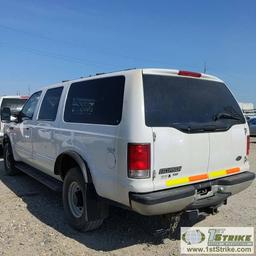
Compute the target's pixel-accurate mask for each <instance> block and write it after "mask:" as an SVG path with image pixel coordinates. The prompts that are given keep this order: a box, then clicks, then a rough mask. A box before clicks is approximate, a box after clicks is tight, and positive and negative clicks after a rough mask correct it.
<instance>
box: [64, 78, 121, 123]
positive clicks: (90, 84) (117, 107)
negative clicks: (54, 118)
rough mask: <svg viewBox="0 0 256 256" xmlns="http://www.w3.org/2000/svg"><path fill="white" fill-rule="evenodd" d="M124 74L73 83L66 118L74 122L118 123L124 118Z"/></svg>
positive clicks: (67, 102) (67, 120) (68, 98)
mask: <svg viewBox="0 0 256 256" xmlns="http://www.w3.org/2000/svg"><path fill="white" fill-rule="evenodd" d="M124 83H125V77H124V76H116V77H107V78H101V79H93V80H87V81H82V82H77V83H73V84H72V85H71V87H70V89H69V93H68V97H67V101H66V107H65V114H64V120H65V121H66V122H73V123H93V124H107V125H118V124H119V123H120V121H121V118H122V108H123V94H124Z"/></svg>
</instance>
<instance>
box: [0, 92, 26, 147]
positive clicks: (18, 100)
mask: <svg viewBox="0 0 256 256" xmlns="http://www.w3.org/2000/svg"><path fill="white" fill-rule="evenodd" d="M27 99H28V96H0V149H1V148H2V142H3V136H4V126H5V123H4V122H2V110H3V109H4V108H9V109H10V111H11V115H15V114H16V113H18V112H20V110H21V109H22V107H23V105H24V104H25V102H26V100H27ZM11 118H12V117H11Z"/></svg>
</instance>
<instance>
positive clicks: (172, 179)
mask: <svg viewBox="0 0 256 256" xmlns="http://www.w3.org/2000/svg"><path fill="white" fill-rule="evenodd" d="M153 131H154V133H155V142H154V146H153V148H154V151H153V159H154V172H155V173H154V189H155V190H161V189H166V188H171V187H176V186H181V185H187V184H189V183H192V182H198V181H203V180H206V179H208V177H207V170H208V161H209V135H208V133H198V134H187V133H183V132H181V131H179V130H177V129H174V128H153Z"/></svg>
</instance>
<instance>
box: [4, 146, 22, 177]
mask: <svg viewBox="0 0 256 256" xmlns="http://www.w3.org/2000/svg"><path fill="white" fill-rule="evenodd" d="M3 155H4V172H5V175H8V176H13V175H16V174H18V173H20V171H19V170H18V169H17V168H15V160H14V158H13V153H12V147H11V144H10V143H9V142H7V143H6V144H5V145H4V152H3Z"/></svg>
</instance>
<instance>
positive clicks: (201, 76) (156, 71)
mask: <svg viewBox="0 0 256 256" xmlns="http://www.w3.org/2000/svg"><path fill="white" fill-rule="evenodd" d="M138 71H139V72H142V73H143V74H155V75H170V76H183V77H191V78H195V79H205V80H212V81H216V82H223V81H222V80H221V79H219V78H218V77H216V76H212V75H208V74H204V73H196V72H191V71H181V70H177V69H158V68H133V69H125V70H120V71H113V72H107V73H97V74H95V75H90V76H87V77H81V78H79V79H72V80H64V81H62V82H59V83H56V84H53V85H50V86H46V87H44V89H48V88H52V87H57V86H61V85H63V84H65V83H70V82H72V83H74V82H80V81H83V80H87V79H95V78H104V77H109V76H113V75H116V76H117V75H124V74H127V73H130V74H131V73H133V72H138Z"/></svg>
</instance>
